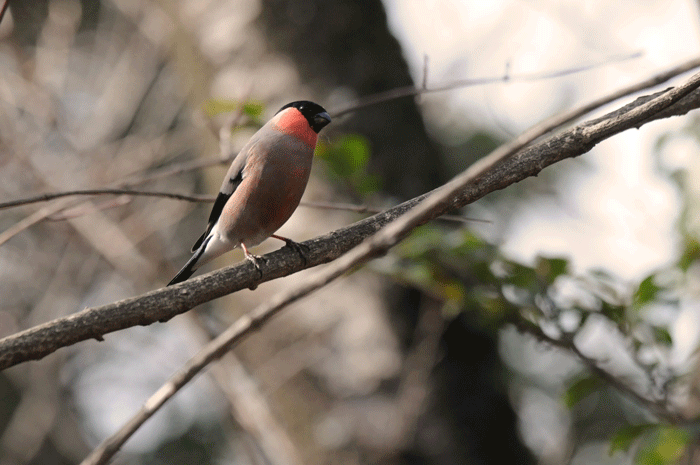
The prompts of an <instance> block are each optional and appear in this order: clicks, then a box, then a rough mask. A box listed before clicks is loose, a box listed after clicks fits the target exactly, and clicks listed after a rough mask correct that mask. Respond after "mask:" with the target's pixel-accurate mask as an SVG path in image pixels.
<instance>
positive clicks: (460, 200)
mask: <svg viewBox="0 0 700 465" xmlns="http://www.w3.org/2000/svg"><path fill="white" fill-rule="evenodd" d="M699 87H700V73H699V74H696V75H694V76H693V77H692V78H690V79H689V80H688V81H687V82H686V83H685V84H683V85H681V86H679V87H677V88H675V89H671V90H668V91H665V92H661V93H660V94H659V95H658V96H657V97H655V98H652V99H650V100H647V101H646V103H643V104H641V105H633V106H631V107H630V106H626V107H628V110H626V111H622V109H621V110H618V111H615V112H613V113H611V114H609V115H606V116H604V117H602V118H599V119H597V120H594V121H591V122H589V123H584V124H583V125H580V126H577V127H575V128H573V129H571V130H569V131H565V133H564V134H562V135H563V136H564V139H563V140H562V141H561V142H566V143H565V144H555V145H556V146H557V147H560V148H561V149H565V148H567V147H569V148H574V147H576V148H580V147H588V148H590V147H592V146H594V145H595V144H596V143H598V142H599V141H600V140H602V139H601V137H602V138H604V137H605V136H602V134H607V135H611V134H614V133H618V132H621V131H623V130H625V129H629V128H632V127H637V125H639V124H641V122H642V121H645V120H648V119H649V118H650V117H652V116H653V115H654V114H656V113H658V112H660V111H662V110H665V109H667V108H668V107H669V106H671V105H673V104H674V103H675V102H677V101H679V100H681V99H683V97H684V96H686V95H688V94H690V93H691V92H693V91H694V90H696V89H698V88H699ZM623 108H625V107H623ZM557 120H558V118H553V119H550V120H549V121H546V122H544V123H541V124H539V125H537V126H535V127H533V128H531V129H529V130H528V131H526V132H524V133H523V134H521V135H520V136H518V137H517V138H515V139H514V140H513V141H511V142H509V143H507V144H504V145H502V146H501V147H499V148H498V149H496V150H494V151H493V152H491V153H490V154H489V155H488V156H487V157H485V158H483V159H481V160H479V161H478V162H476V163H474V164H473V165H472V166H470V167H469V168H468V169H467V170H466V171H464V172H463V173H461V174H460V175H458V176H456V177H455V178H453V179H452V180H451V181H450V182H448V183H447V184H445V185H443V186H441V187H439V188H438V189H435V190H434V191H432V192H431V193H430V194H428V195H424V196H421V197H420V198H421V201H420V202H419V203H418V205H416V206H415V207H413V208H412V209H411V210H410V211H408V212H406V213H405V214H404V215H403V216H401V217H400V218H397V219H396V220H395V221H393V222H392V223H391V224H388V225H387V226H386V227H384V228H383V229H381V230H380V231H378V232H377V233H376V234H374V235H372V236H370V237H368V238H367V239H366V240H364V241H363V242H362V243H361V244H360V245H359V246H357V247H355V248H353V249H352V250H351V251H350V252H348V253H347V254H345V255H343V256H342V257H340V258H338V259H337V260H335V261H334V262H333V263H332V264H331V265H329V266H328V267H326V268H325V269H323V270H320V271H318V272H316V273H315V274H314V275H312V276H310V277H309V278H308V279H306V281H305V282H303V283H302V284H300V285H299V286H297V287H295V288H293V289H289V290H287V291H284V292H281V293H279V294H276V295H274V296H272V297H271V298H270V299H268V301H266V302H265V303H263V304H261V305H259V306H258V307H257V308H255V309H254V310H253V311H252V312H250V313H249V314H247V315H245V316H243V317H241V318H239V319H238V320H237V321H236V322H234V323H233V324H232V325H231V326H229V328H228V329H226V331H224V332H223V333H221V334H220V335H219V336H218V337H216V338H215V339H214V340H213V341H212V342H210V343H209V344H207V346H206V347H205V348H204V349H202V350H201V351H200V352H199V353H198V354H197V355H195V356H194V357H193V358H192V359H190V360H189V361H188V362H187V363H186V364H185V366H183V367H182V368H181V369H180V370H179V371H178V372H177V373H175V375H173V377H172V378H171V379H170V380H168V381H167V382H166V383H165V384H164V385H163V386H161V388H160V389H159V390H158V391H157V392H156V393H155V394H154V395H153V396H151V398H150V399H148V400H147V401H146V403H145V404H144V405H143V407H142V408H141V409H140V410H139V412H137V414H136V415H135V416H134V417H132V418H131V420H129V422H128V423H127V424H126V425H124V426H123V427H122V428H121V429H120V430H119V431H118V432H117V433H116V434H115V435H113V436H112V437H110V438H108V439H107V440H105V441H104V442H103V443H102V444H100V445H99V446H98V447H97V448H96V449H95V450H93V452H92V453H91V454H90V456H88V457H87V458H86V459H85V460H84V461H83V462H82V464H83V465H99V464H104V463H106V461H107V460H109V458H110V457H112V456H113V455H114V454H115V453H116V452H117V451H118V450H119V448H121V446H122V445H123V444H124V443H125V442H126V441H127V439H128V438H129V437H131V435H132V434H133V433H134V432H135V431H136V430H137V429H138V428H139V427H140V426H141V425H142V424H143V423H144V422H145V421H146V420H147V419H148V418H150V417H151V416H153V414H154V413H155V412H156V411H157V410H158V409H159V408H160V407H161V406H162V405H163V404H164V403H165V402H166V401H167V400H168V399H169V398H170V397H172V396H173V395H174V394H175V393H176V392H177V391H178V390H179V389H181V388H182V387H183V386H184V385H185V384H187V383H188V382H189V381H190V380H191V379H192V378H194V377H195V376H196V375H197V374H198V373H199V372H200V371H201V370H203V369H204V368H205V367H206V366H207V365H208V364H209V363H211V362H212V361H214V360H217V359H219V358H221V357H222V356H223V355H224V354H226V352H228V351H229V350H230V349H231V348H232V347H233V346H234V345H235V344H236V343H238V342H239V341H240V340H241V339H243V338H244V337H245V336H247V335H248V334H250V333H251V332H252V331H254V330H256V329H257V328H259V327H261V326H262V325H263V324H264V323H265V322H266V321H267V320H269V319H270V318H272V317H273V316H274V315H276V314H277V313H278V312H279V311H280V310H282V309H283V308H284V307H286V306H287V305H289V304H291V303H293V302H295V301H297V300H299V299H301V298H302V297H305V296H306V295H308V294H310V293H311V292H313V291H315V290H317V289H319V288H321V287H323V286H324V285H326V284H328V283H329V282H331V281H332V280H334V279H336V278H338V277H339V276H341V275H343V274H344V273H346V272H347V271H348V270H349V269H351V268H352V267H354V266H357V265H360V264H362V263H364V262H365V261H367V260H368V259H370V258H371V257H373V256H376V255H379V254H382V253H385V252H386V251H387V250H388V249H390V248H391V247H393V246H394V245H395V244H396V243H398V242H399V241H400V240H401V239H402V238H403V237H405V236H406V235H408V233H409V232H410V231H411V230H412V229H413V228H415V227H416V226H418V225H420V224H423V223H425V222H427V221H429V220H431V219H433V218H435V217H437V216H439V215H440V214H442V213H444V212H445V211H447V210H449V209H450V208H453V207H456V206H462V205H464V204H465V203H466V202H465V199H468V198H471V197H470V192H471V191H472V189H473V188H474V187H475V185H478V184H479V183H480V181H483V180H488V179H493V178H494V177H495V178H499V179H502V178H503V177H506V176H501V174H505V173H498V171H500V170H501V169H502V168H503V166H504V165H506V166H507V165H508V164H509V162H514V161H515V162H516V163H517V162H520V161H523V160H526V161H527V162H528V165H532V166H531V168H530V169H534V170H535V172H539V171H541V169H542V168H543V166H547V165H539V164H538V163H537V161H538V158H541V154H538V153H537V152H535V153H532V150H535V149H537V148H538V147H541V146H543V144H544V145H545V146H548V145H549V142H551V141H553V140H557V139H558V138H559V137H561V136H562V135H559V136H554V137H551V138H550V139H548V140H546V141H544V142H542V143H540V144H539V145H537V146H534V147H531V148H530V149H529V150H522V151H521V149H522V148H523V147H524V146H526V145H527V144H529V143H530V142H531V141H533V140H535V139H536V138H538V137H540V136H541V135H543V134H545V133H546V132H548V131H550V130H551V129H552V128H553V127H556V124H555V123H557V122H558V121H557ZM549 146H550V147H551V145H549ZM519 151H520V152H519ZM528 152H530V154H531V157H528V156H527V155H526V154H528ZM538 155H539V156H538ZM551 155H552V156H557V155H556V154H551ZM541 161H545V160H541ZM549 164H551V163H549ZM524 171H527V170H526V169H525V166H520V169H518V170H517V173H512V174H513V175H516V174H517V175H520V174H521V173H522V172H524ZM494 175H495V176H494ZM414 200H415V199H414ZM346 229H347V228H346ZM251 266H252V265H251ZM183 284H184V283H183ZM180 288H182V284H180V285H178V286H176V289H180Z"/></svg>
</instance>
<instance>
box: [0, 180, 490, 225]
mask: <svg viewBox="0 0 700 465" xmlns="http://www.w3.org/2000/svg"><path fill="white" fill-rule="evenodd" d="M93 195H128V196H134V197H162V198H168V199H175V200H184V201H187V202H197V203H211V202H213V201H214V200H215V199H216V197H214V196H212V195H201V194H179V193H176V192H162V191H142V190H138V189H110V188H107V187H106V188H100V189H77V190H72V191H63V192H51V193H46V194H40V195H35V196H33V197H25V198H23V199H17V200H10V201H7V202H0V210H4V209H8V208H13V207H19V206H24V205H30V204H34V203H39V202H47V201H50V200H54V199H58V198H62V197H73V196H93ZM120 205H121V204H120ZM299 205H300V206H302V207H307V208H319V209H324V210H343V211H351V212H355V213H379V212H381V211H383V210H382V209H379V208H375V207H370V206H366V205H355V204H350V203H341V202H337V203H334V202H307V201H303V202H301V203H300V204H299ZM90 211H91V210H90ZM84 213H85V214H87V213H89V211H87V212H84ZM75 216H78V215H77V214H71V215H66V216H61V217H55V215H54V216H52V217H49V218H50V219H52V220H62V219H66V218H73V217H75ZM42 218H43V217H42ZM440 219H441V220H445V221H453V222H457V223H469V222H477V223H490V222H491V221H489V220H482V219H478V218H469V217H465V216H458V215H444V216H441V217H440Z"/></svg>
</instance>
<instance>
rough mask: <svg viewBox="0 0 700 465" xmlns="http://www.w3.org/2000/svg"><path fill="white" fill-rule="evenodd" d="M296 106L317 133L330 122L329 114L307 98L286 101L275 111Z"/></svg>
mask: <svg viewBox="0 0 700 465" xmlns="http://www.w3.org/2000/svg"><path fill="white" fill-rule="evenodd" d="M290 107H291V108H296V109H297V110H299V111H300V112H301V114H302V115H304V118H306V121H308V122H309V126H311V129H313V130H314V132H316V134H318V132H319V131H320V130H321V129H323V128H325V127H326V126H327V125H328V123H330V122H331V117H330V115H329V114H328V113H327V112H326V110H325V109H324V108H323V107H322V106H321V105H319V104H317V103H314V102H309V101H308V100H299V101H298V102H292V103H288V104H286V105H285V106H283V107H282V108H280V109H279V111H278V112H277V113H279V112H280V111H282V110H285V109H287V108H290Z"/></svg>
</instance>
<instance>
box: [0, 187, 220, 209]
mask: <svg viewBox="0 0 700 465" xmlns="http://www.w3.org/2000/svg"><path fill="white" fill-rule="evenodd" d="M82 195H135V196H141V197H165V198H169V199H176V200H186V201H188V202H213V201H214V197H212V196H211V195H196V194H194V195H190V194H177V193H175V192H152V191H142V190H136V189H110V188H108V187H106V188H101V189H77V190H73V191H64V192H52V193H47V194H39V195H35V196H34V197H26V198H24V199H17V200H10V201H7V202H0V210H4V209H6V208H12V207H19V206H21V205H29V204H32V203H39V202H46V201H49V200H54V199H58V198H61V197H75V196H82Z"/></svg>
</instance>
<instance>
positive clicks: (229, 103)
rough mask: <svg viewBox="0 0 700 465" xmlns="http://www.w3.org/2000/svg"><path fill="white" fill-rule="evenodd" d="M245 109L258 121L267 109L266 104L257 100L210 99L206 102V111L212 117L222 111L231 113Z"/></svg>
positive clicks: (244, 111)
mask: <svg viewBox="0 0 700 465" xmlns="http://www.w3.org/2000/svg"><path fill="white" fill-rule="evenodd" d="M241 108H242V109H243V113H245V114H246V115H247V116H248V117H249V118H251V119H253V120H255V121H257V120H258V119H259V118H260V116H261V115H262V113H263V111H264V110H265V105H263V104H262V102H258V101H256V100H248V101H246V102H240V101H238V100H231V99H209V100H206V101H205V102H204V113H206V115H207V116H209V117H210V118H212V117H214V116H217V115H220V114H222V113H231V112H233V111H239V110H241Z"/></svg>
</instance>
